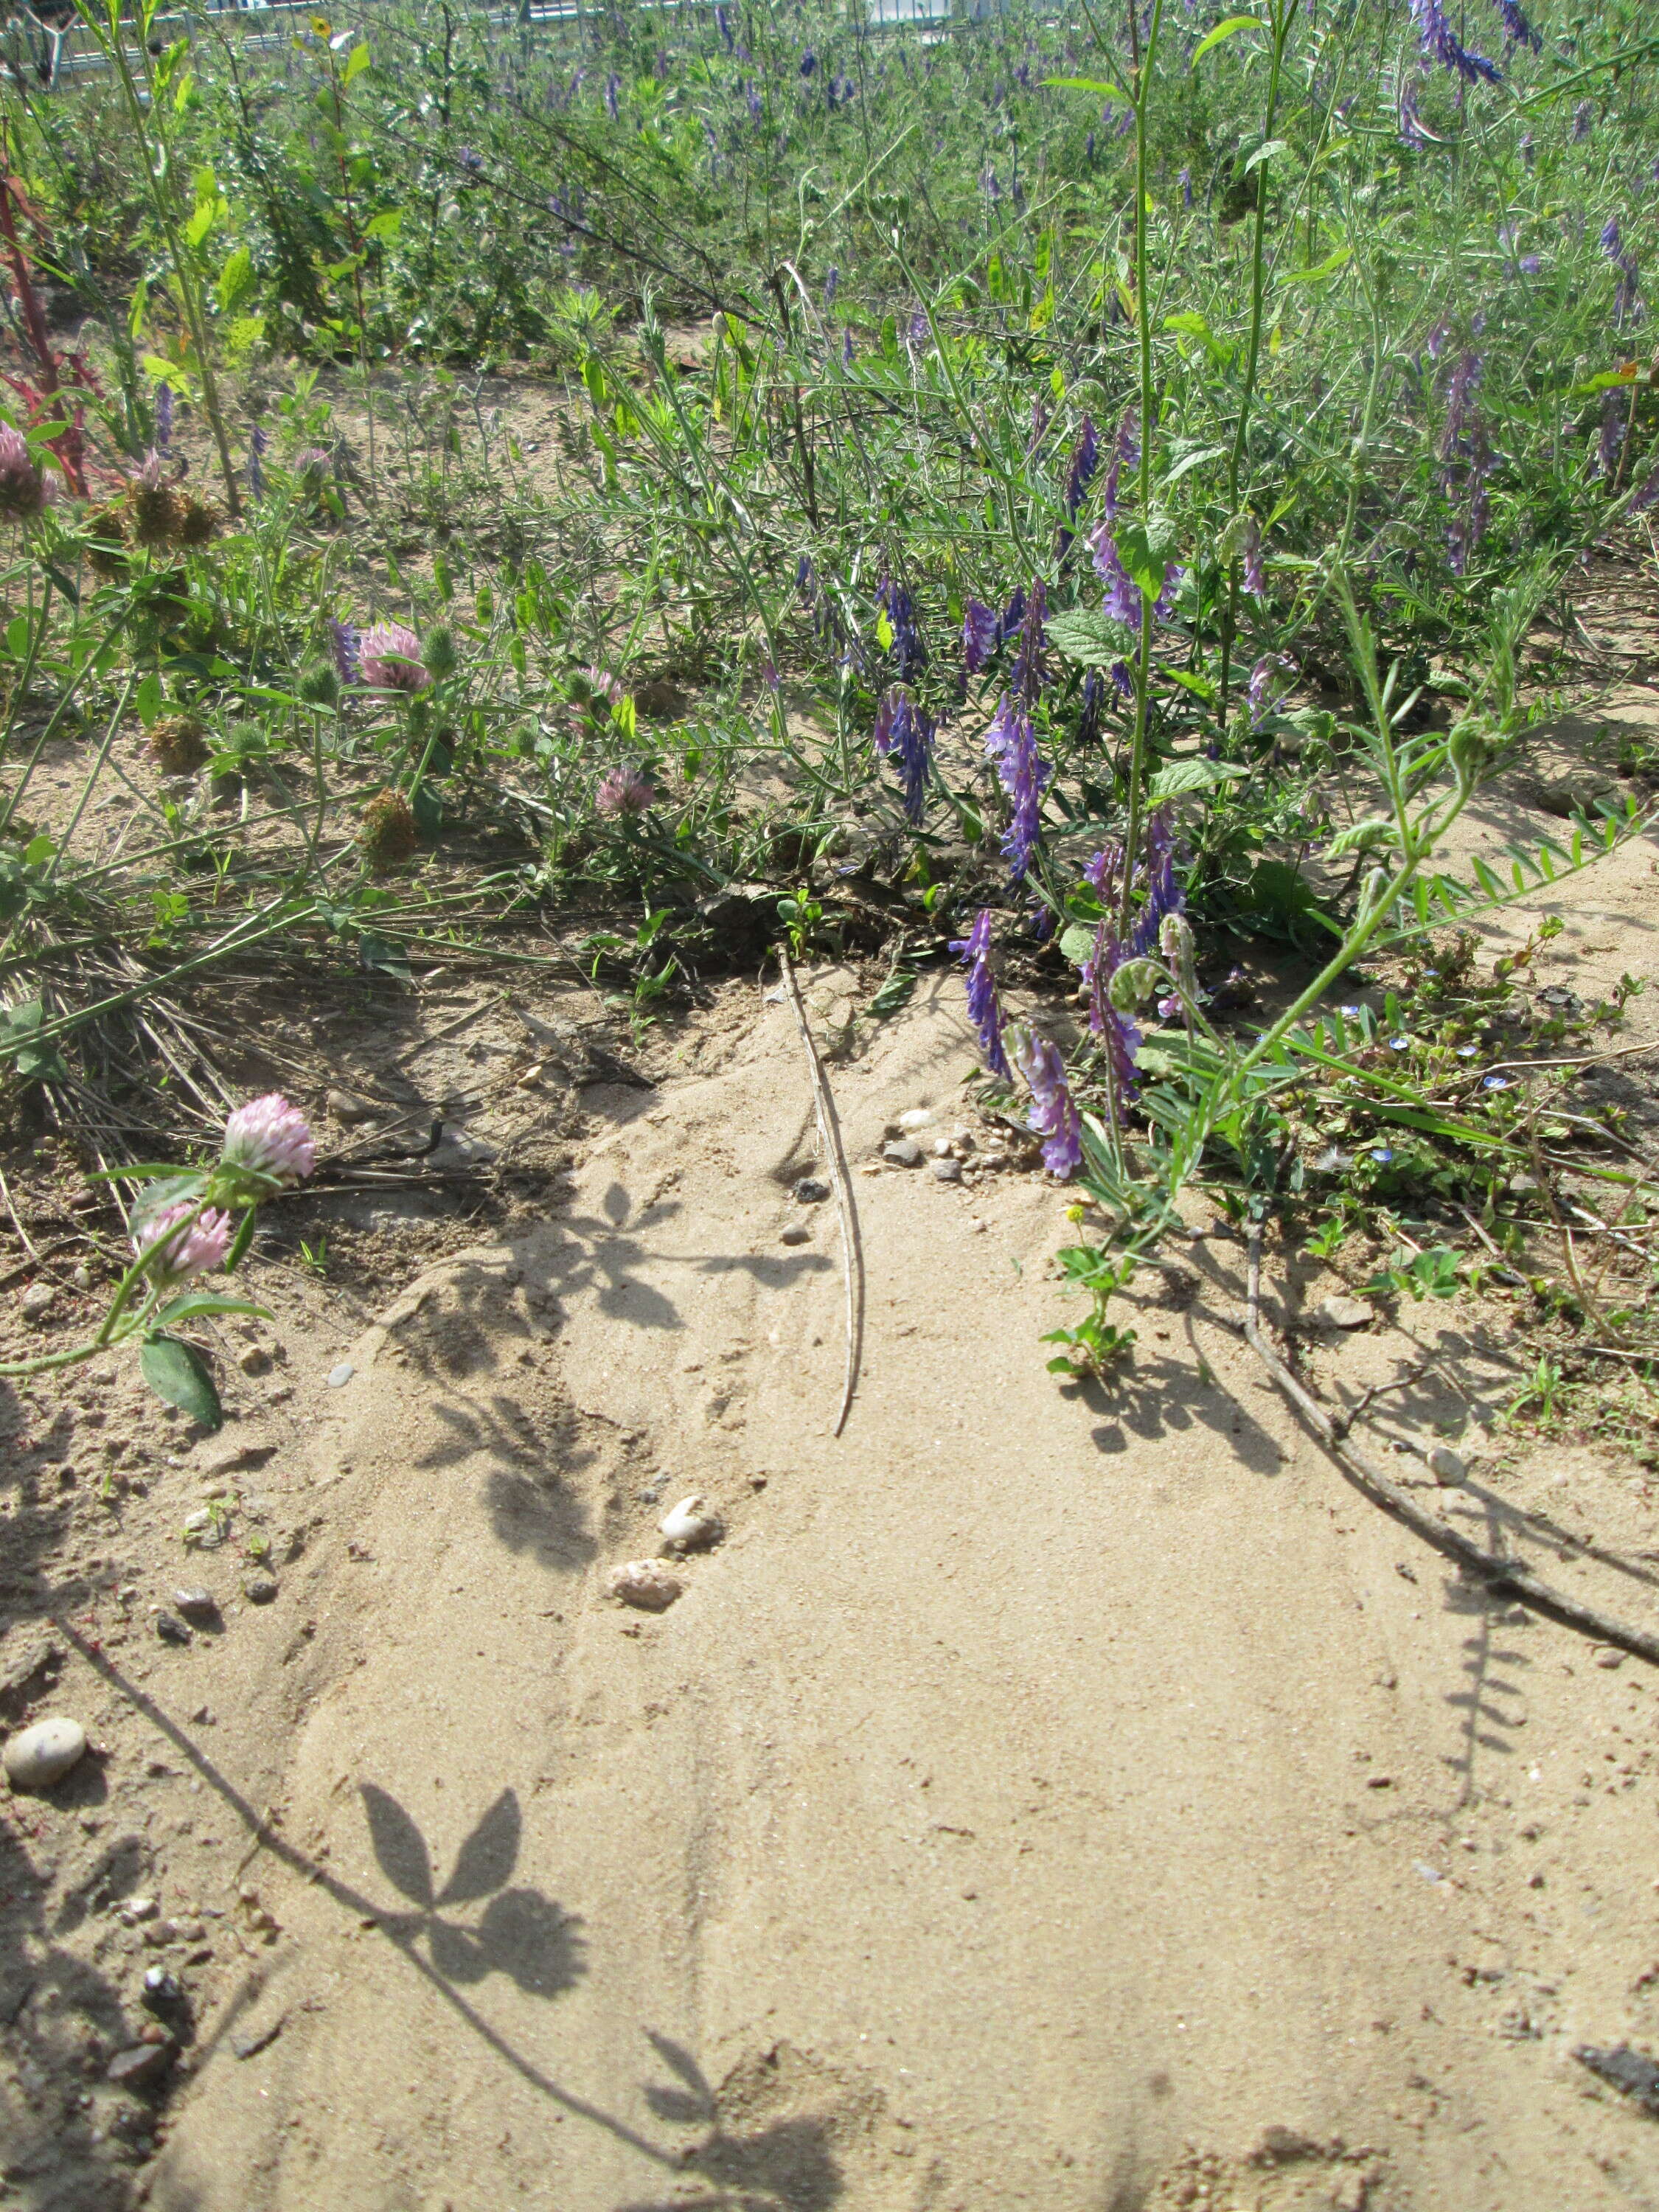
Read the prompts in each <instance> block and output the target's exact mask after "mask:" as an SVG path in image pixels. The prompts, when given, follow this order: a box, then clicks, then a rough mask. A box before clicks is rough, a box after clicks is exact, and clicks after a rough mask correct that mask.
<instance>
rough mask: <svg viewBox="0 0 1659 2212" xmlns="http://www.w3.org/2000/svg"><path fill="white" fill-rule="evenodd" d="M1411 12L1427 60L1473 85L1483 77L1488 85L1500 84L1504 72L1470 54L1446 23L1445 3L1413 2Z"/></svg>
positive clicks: (1425, 0)
mask: <svg viewBox="0 0 1659 2212" xmlns="http://www.w3.org/2000/svg"><path fill="white" fill-rule="evenodd" d="M1411 10H1412V18H1413V21H1414V22H1415V23H1416V25H1417V33H1418V36H1419V39H1420V40H1422V42H1423V52H1424V55H1425V58H1426V59H1428V60H1430V61H1435V62H1438V63H1440V64H1441V65H1442V66H1443V68H1445V69H1449V70H1453V71H1454V72H1455V74H1456V75H1457V76H1461V77H1462V78H1463V79H1464V80H1465V81H1466V82H1468V83H1470V84H1473V83H1474V82H1476V81H1477V80H1478V79H1480V78H1481V77H1484V78H1485V79H1486V82H1487V83H1488V84H1497V83H1498V82H1501V80H1502V78H1503V75H1504V72H1503V70H1500V69H1499V68H1498V64H1497V63H1496V62H1492V61H1488V60H1487V58H1486V56H1485V54H1477V53H1473V52H1471V51H1470V50H1469V48H1468V46H1464V45H1463V44H1462V42H1461V41H1460V40H1459V39H1458V37H1457V34H1456V33H1455V31H1454V30H1453V29H1452V27H1451V25H1450V23H1449V21H1447V20H1446V10H1445V7H1444V4H1443V0H1411Z"/></svg>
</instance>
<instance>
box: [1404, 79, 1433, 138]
mask: <svg viewBox="0 0 1659 2212" xmlns="http://www.w3.org/2000/svg"><path fill="white" fill-rule="evenodd" d="M1422 94H1423V81H1422V79H1421V78H1420V77H1413V78H1411V79H1410V80H1409V81H1408V82H1406V83H1403V84H1402V85H1401V88H1400V97H1399V100H1397V101H1396V102H1395V127H1396V128H1397V129H1398V131H1399V133H1400V137H1401V143H1402V144H1403V145H1407V146H1417V147H1422V146H1430V145H1432V144H1433V143H1434V142H1433V140H1432V139H1431V137H1430V136H1429V133H1428V132H1427V131H1425V129H1424V127H1423V118H1422V117H1421V115H1420V114H1419V112H1418V106H1417V103H1418V101H1419V100H1420V99H1421V97H1422Z"/></svg>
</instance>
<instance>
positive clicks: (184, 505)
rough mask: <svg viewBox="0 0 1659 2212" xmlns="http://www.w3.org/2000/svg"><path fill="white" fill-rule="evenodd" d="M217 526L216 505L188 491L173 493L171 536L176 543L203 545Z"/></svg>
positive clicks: (217, 512) (217, 513)
mask: <svg viewBox="0 0 1659 2212" xmlns="http://www.w3.org/2000/svg"><path fill="white" fill-rule="evenodd" d="M218 527H219V510H218V508H217V507H212V506H210V504H209V502H208V501H206V500H204V499H195V498H192V497H191V495H190V494H188V493H183V494H177V495H175V509H174V521H173V543H174V544H176V545H205V544H207V543H208V541H209V539H210V538H212V537H213V535H214V533H215V532H216V531H217V529H218Z"/></svg>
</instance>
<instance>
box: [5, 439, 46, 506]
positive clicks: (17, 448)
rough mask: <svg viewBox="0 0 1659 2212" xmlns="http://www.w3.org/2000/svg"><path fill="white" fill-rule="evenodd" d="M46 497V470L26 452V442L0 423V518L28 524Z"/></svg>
mask: <svg viewBox="0 0 1659 2212" xmlns="http://www.w3.org/2000/svg"><path fill="white" fill-rule="evenodd" d="M47 496H48V495H47V491H46V471H44V470H43V469H42V468H41V466H40V463H39V462H38V461H37V460H36V459H35V458H34V456H33V453H31V452H30V451H29V443H28V440H27V438H26V437H24V435H23V434H22V432H21V430H15V429H14V428H12V426H11V424H10V423H9V422H0V515H3V516H4V517H5V518H6V519H7V520H9V521H12V522H26V521H28V520H30V519H31V518H32V517H33V516H34V515H37V514H39V513H40V510H41V508H42V507H44V506H45V505H46V500H47Z"/></svg>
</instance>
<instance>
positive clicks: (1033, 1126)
mask: <svg viewBox="0 0 1659 2212" xmlns="http://www.w3.org/2000/svg"><path fill="white" fill-rule="evenodd" d="M1014 1065H1015V1066H1016V1067H1018V1070H1019V1072H1020V1073H1021V1075H1022V1076H1024V1079H1025V1085H1026V1088H1027V1089H1028V1090H1029V1091H1030V1094H1031V1110H1030V1113H1029V1114H1028V1115H1026V1117H1025V1126H1026V1127H1027V1128H1028V1129H1030V1131H1031V1133H1032V1134H1033V1135H1034V1136H1039V1137H1041V1138H1042V1139H1043V1146H1042V1164H1043V1166H1044V1167H1045V1168H1047V1169H1048V1172H1049V1174H1050V1175H1052V1176H1059V1177H1060V1180H1061V1181H1062V1182H1064V1181H1065V1180H1066V1178H1068V1177H1069V1176H1073V1175H1075V1174H1076V1172H1077V1170H1079V1168H1080V1167H1081V1166H1082V1164H1083V1122H1082V1119H1081V1117H1080V1115H1079V1113H1078V1110H1077V1106H1076V1103H1075V1102H1074V1100H1073V1097H1072V1092H1071V1086H1070V1085H1069V1084H1068V1083H1067V1082H1066V1063H1065V1061H1064V1060H1062V1059H1061V1058H1060V1048H1059V1046H1058V1045H1054V1044H1051V1043H1050V1042H1048V1038H1047V1037H1042V1036H1038V1035H1037V1033H1036V1030H1029V1029H1024V1028H1022V1029H1018V1030H1016V1031H1015V1032H1014Z"/></svg>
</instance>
